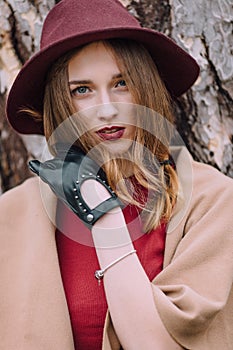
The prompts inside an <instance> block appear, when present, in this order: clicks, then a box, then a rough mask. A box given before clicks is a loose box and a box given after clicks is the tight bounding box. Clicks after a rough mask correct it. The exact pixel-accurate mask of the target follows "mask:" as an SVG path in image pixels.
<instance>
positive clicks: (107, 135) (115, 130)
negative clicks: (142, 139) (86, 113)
mask: <svg viewBox="0 0 233 350" xmlns="http://www.w3.org/2000/svg"><path fill="white" fill-rule="evenodd" d="M124 131H125V128H123V127H119V126H111V127H105V128H103V129H100V130H98V131H97V134H98V135H99V137H100V138H101V139H102V140H105V141H114V140H118V139H120V138H121V137H122V136H123V134H124Z"/></svg>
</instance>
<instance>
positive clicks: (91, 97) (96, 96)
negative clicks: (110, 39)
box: [68, 42, 135, 153]
mask: <svg viewBox="0 0 233 350" xmlns="http://www.w3.org/2000/svg"><path fill="white" fill-rule="evenodd" d="M68 76H69V88H70V92H71V97H72V101H73V106H74V108H75V110H76V111H77V112H80V113H79V115H80V118H83V122H84V124H85V126H86V128H88V131H89V132H90V135H91V134H93V135H95V136H97V137H98V139H100V140H101V141H103V142H104V145H105V147H107V149H108V150H109V151H110V152H111V153H123V152H126V151H127V150H128V149H129V148H130V146H131V145H132V142H133V139H134V136H135V117H134V112H133V110H134V108H133V102H134V101H133V98H132V95H131V93H130V92H129V90H128V88H127V84H126V82H125V80H124V77H123V76H122V74H121V72H120V70H119V68H118V66H117V63H116V61H115V59H114V57H113V55H112V54H111V52H110V50H108V49H107V48H106V46H105V45H104V44H103V43H102V42H94V43H92V44H89V45H87V46H85V47H84V48H83V49H81V50H80V51H79V52H78V53H77V54H75V55H74V56H73V57H72V58H71V60H70V61H69V64H68ZM119 102H120V103H119Z"/></svg>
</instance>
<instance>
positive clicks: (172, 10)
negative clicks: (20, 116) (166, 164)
mask: <svg viewBox="0 0 233 350" xmlns="http://www.w3.org/2000/svg"><path fill="white" fill-rule="evenodd" d="M57 2H58V1H57ZM121 2H122V3H123V4H124V5H125V6H127V8H128V10H129V11H130V12H131V13H132V14H133V15H135V16H136V17H137V18H138V19H139V20H140V22H141V23H142V25H143V26H148V27H151V28H153V29H156V30H159V31H162V32H164V33H165V34H167V35H169V36H170V37H171V38H173V39H174V40H176V41H177V43H178V44H179V45H181V46H182V47H183V48H184V49H186V50H187V51H188V52H190V53H191V55H192V56H194V57H195V58H196V59H197V61H198V63H199V64H200V67H201V73H200V77H199V79H198V81H197V83H196V84H195V85H194V86H193V88H192V89H191V90H190V91H189V92H188V93H187V94H185V95H184V96H182V97H181V98H179V99H178V100H177V108H176V117H177V128H178V130H179V132H180V134H181V135H182V137H183V139H184V141H185V143H186V144H187V146H188V148H189V150H190V152H191V153H192V155H193V156H194V158H195V159H197V160H200V161H203V162H206V163H209V164H212V165H214V166H215V167H217V168H218V169H220V170H221V171H222V172H224V173H225V174H227V175H229V176H232V177H233V162H232V158H233V154H232V153H233V152H232V149H233V145H232V143H233V115H232V110H233V79H232V78H233V55H232V22H233V2H232V0H197V1H192V2H191V1H189V0H170V1H169V0H121ZM54 3H55V1H54V0H35V1H32V0H0V190H1V191H6V190H7V189H9V188H11V187H13V186H15V185H17V184H18V183H20V182H22V181H23V180H24V179H25V178H27V177H29V176H31V175H30V173H29V171H28V169H27V161H28V159H29V158H30V157H38V156H39V155H40V152H42V148H43V142H44V140H43V138H41V137H32V136H31V137H29V136H27V137H25V136H21V135H18V134H16V133H14V132H13V131H12V130H11V129H10V128H9V126H8V124H7V123H6V121H5V116H4V105H5V99H6V95H7V92H8V90H9V87H10V85H11V83H12V81H13V79H14V77H15V76H16V74H17V72H18V71H19V69H20V67H21V66H22V64H23V63H24V62H25V61H26V60H27V59H28V58H29V57H30V56H31V54H32V53H34V52H35V51H37V50H38V47H39V38H40V32H41V27H42V23H43V20H44V18H45V16H46V14H47V12H48V11H49V9H50V8H51V7H52V6H53V5H54Z"/></svg>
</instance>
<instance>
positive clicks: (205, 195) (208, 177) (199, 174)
mask: <svg viewBox="0 0 233 350" xmlns="http://www.w3.org/2000/svg"><path fill="white" fill-rule="evenodd" d="M232 198H233V179H232V178H230V177H228V176H226V175H224V174H223V173H221V172H220V171H219V170H217V169H215V168H214V167H212V166H210V165H207V164H203V163H199V162H196V161H193V181H192V190H191V201H190V206H189V210H188V217H187V219H188V222H189V225H188V226H190V225H192V224H194V223H195V222H196V223H201V222H203V223H204V222H206V224H207V222H208V224H209V225H210V226H211V227H212V228H214V227H213V225H214V226H216V227H217V226H218V229H220V228H221V227H222V228H223V227H225V226H227V229H228V231H229V229H230V227H231V225H233V215H232V204H231V203H232Z"/></svg>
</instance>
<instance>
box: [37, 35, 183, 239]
mask: <svg viewBox="0 0 233 350" xmlns="http://www.w3.org/2000/svg"><path fill="white" fill-rule="evenodd" d="M103 43H104V44H105V45H106V48H107V49H109V50H110V52H111V53H112V55H113V56H114V57H115V59H116V62H117V64H118V67H119V70H120V72H121V74H122V76H123V78H124V80H125V81H126V84H127V87H128V89H129V91H130V93H131V95H132V97H133V100H134V102H135V104H137V105H140V106H141V109H143V108H144V113H143V117H140V116H138V117H137V127H136V133H135V139H134V141H135V142H133V146H132V148H131V149H130V152H128V153H127V156H126V155H124V156H123V157H118V158H117V159H111V155H108V153H107V151H106V150H105V149H102V150H101V152H100V154H101V153H102V158H103V159H104V160H107V161H105V163H104V166H103V168H104V170H105V172H106V174H107V178H108V181H109V184H110V185H111V187H112V188H113V189H114V190H115V191H116V193H117V194H118V196H119V197H120V198H121V199H122V200H123V201H124V202H128V203H131V204H134V205H136V206H137V207H139V208H141V209H142V212H141V217H142V222H143V229H144V231H145V232H150V231H151V230H152V229H154V228H155V227H157V226H158V225H159V224H160V223H161V221H163V222H167V221H168V220H169V219H170V217H171V213H172V209H173V207H174V204H175V201H176V197H177V191H178V179H177V174H176V172H175V169H174V168H173V166H171V165H169V164H167V165H161V162H162V161H164V160H167V159H168V158H169V144H170V138H171V134H170V132H169V130H170V128H169V127H167V125H168V124H169V123H173V122H174V120H173V113H172V102H171V98H170V96H169V94H168V92H167V89H166V87H165V85H164V83H163V81H162V80H161V78H160V76H159V73H158V70H157V68H156V66H155V63H154V61H153V60H152V57H151V56H150V54H149V53H148V51H147V50H146V49H145V48H144V46H143V45H141V44H140V43H138V42H135V41H131V40H124V39H110V40H105V41H103ZM79 50H81V48H79V49H76V50H73V51H71V52H69V53H68V54H66V55H64V56H63V57H61V58H60V59H59V60H58V61H57V62H56V63H55V64H54V65H53V67H52V68H51V70H50V72H49V74H48V77H47V84H46V88H45V94H44V112H43V123H44V131H45V136H46V139H47V140H48V139H49V138H50V137H51V135H52V133H53V132H54V130H55V129H56V128H57V127H58V126H59V125H60V124H61V123H62V122H63V121H64V120H65V119H67V118H69V117H70V116H71V115H73V114H74V113H75V110H74V107H73V105H72V99H71V94H70V90H69V86H68V63H69V60H70V59H71V57H72V56H73V55H74V54H75V53H77V52H78V51H79ZM155 112H156V114H157V115H158V116H162V117H160V118H155V117H154V115H155ZM31 115H32V116H33V117H36V118H38V117H39V118H40V117H41V116H38V113H33V112H32V111H31ZM164 118H165V119H164ZM164 121H167V123H168V124H166V123H164ZM80 127H81V129H82V126H81V125H80ZM79 132H80V131H79ZM64 133H65V130H64ZM81 134H82V133H81ZM158 135H159V136H161V135H162V140H161V137H158ZM61 137H62V140H63V141H64V140H69V137H70V131H68V132H67V134H66V135H65V134H63V135H62V136H61ZM81 140H82V141H81V142H82V144H81V145H82V147H83V148H84V149H85V151H87V152H88V151H90V149H91V147H93V146H94V145H95V141H94V144H93V143H92V142H91V140H92V139H91V138H90V137H88V133H87V134H85V135H83V136H82V138H81ZM128 162H131V165H132V168H133V173H134V177H132V178H129V179H125V178H124V174H125V169H126V168H127V164H128ZM145 190H146V192H147V195H145ZM142 199H143V200H142Z"/></svg>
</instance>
